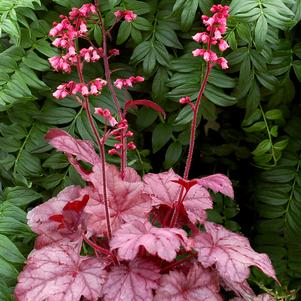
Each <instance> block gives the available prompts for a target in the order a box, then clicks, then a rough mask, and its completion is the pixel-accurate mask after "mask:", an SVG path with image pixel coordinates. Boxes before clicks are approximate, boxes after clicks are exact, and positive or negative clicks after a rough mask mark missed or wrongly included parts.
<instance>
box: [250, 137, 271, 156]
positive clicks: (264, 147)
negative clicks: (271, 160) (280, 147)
mask: <svg viewBox="0 0 301 301" xmlns="http://www.w3.org/2000/svg"><path fill="white" fill-rule="evenodd" d="M271 149H272V143H271V141H270V140H269V139H265V140H263V141H261V142H260V143H259V144H258V145H257V147H256V148H255V150H253V151H252V154H253V155H254V156H260V155H263V154H265V153H266V152H268V151H270V150H271Z"/></svg>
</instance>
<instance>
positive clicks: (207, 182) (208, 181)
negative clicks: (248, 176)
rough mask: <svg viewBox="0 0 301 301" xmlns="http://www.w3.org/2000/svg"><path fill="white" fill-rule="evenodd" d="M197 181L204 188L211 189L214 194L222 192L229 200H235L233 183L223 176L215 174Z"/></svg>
mask: <svg viewBox="0 0 301 301" xmlns="http://www.w3.org/2000/svg"><path fill="white" fill-rule="evenodd" d="M196 181H197V183H198V184H199V185H201V186H202V187H205V188H207V189H208V188H209V189H211V190H213V191H214V192H220V193H222V194H224V195H226V196H228V197H229V198H231V199H234V191H233V187H232V183H231V181H230V180H229V178H228V177H226V176H225V175H223V174H214V175H211V176H208V177H203V178H201V179H198V180H196Z"/></svg>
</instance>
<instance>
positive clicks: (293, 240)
mask: <svg viewBox="0 0 301 301" xmlns="http://www.w3.org/2000/svg"><path fill="white" fill-rule="evenodd" d="M214 2H219V1H212V0H147V1H136V0H111V1H106V0H102V1H100V7H101V10H102V12H103V15H104V17H105V24H106V26H107V27H109V26H110V25H112V23H113V21H114V15H113V12H114V11H116V10H117V9H130V10H133V11H134V12H135V13H136V14H138V18H137V19H136V20H134V21H133V22H131V23H127V22H121V24H120V26H117V27H116V28H115V29H114V31H113V32H112V41H111V42H110V43H111V44H110V47H112V48H115V47H117V48H119V49H120V52H121V55H120V56H119V57H117V58H116V59H114V60H112V62H111V68H112V70H114V72H113V73H112V77H113V79H114V78H118V77H127V76H130V75H132V74H135V75H143V76H144V77H145V78H146V79H147V80H146V81H145V82H144V83H143V84H140V85H138V86H137V87H135V89H132V90H130V91H129V93H128V94H127V98H128V99H130V98H131V97H133V98H148V99H152V100H154V101H155V102H157V103H158V104H160V105H161V106H162V107H163V108H164V110H165V111H166V112H167V113H168V114H167V115H168V117H167V119H166V120H163V119H162V118H161V117H160V116H159V115H158V114H157V113H156V112H154V111H152V110H151V109H148V108H140V109H138V110H133V111H132V112H131V115H130V118H129V119H130V124H131V127H132V129H133V130H134V132H135V134H136V135H135V139H136V143H137V144H138V151H137V152H136V153H132V154H130V159H129V163H130V165H131V166H133V167H135V168H136V169H138V170H139V171H140V173H141V174H143V173H145V172H148V171H152V172H157V171H160V170H162V169H163V168H164V169H166V168H170V167H173V168H174V169H176V170H177V171H178V172H179V173H181V172H182V171H183V168H184V164H185V162H184V160H183V157H185V154H186V152H187V148H188V143H189V126H190V121H191V119H192V114H191V111H190V109H189V107H188V106H185V107H183V106H182V105H180V104H179V103H178V100H179V98H180V97H183V96H187V95H189V96H190V97H191V99H192V100H195V99H196V96H197V92H198V89H199V87H200V83H201V82H202V77H203V69H204V63H203V62H202V61H201V60H200V59H199V58H195V57H193V56H192V55H191V51H192V50H193V49H195V48H197V47H198V45H197V44H196V43H194V42H193V41H192V39H191V36H192V35H194V34H195V33H196V32H199V31H201V30H202V28H201V24H200V16H201V14H206V13H208V12H209V9H210V7H211V5H212V4H213V3H214ZM83 3H85V1H81V0H72V1H69V0H68V1H67V0H53V1H51V0H47V1H43V2H42V3H41V2H40V1H39V0H12V1H11V0H10V1H9V0H0V35H1V39H0V185H1V186H0V189H1V195H0V276H1V277H0V279H1V280H0V300H4V301H6V300H13V299H12V295H11V293H12V290H13V287H14V285H15V281H16V277H17V275H18V272H19V271H20V270H21V269H22V264H23V262H24V260H25V258H26V256H27V254H28V253H29V252H30V250H31V249H32V247H33V240H34V234H33V233H32V232H31V231H30V229H29V228H28V226H27V225H26V212H27V211H28V210H30V208H32V207H34V206H35V205H37V204H39V203H40V202H42V201H44V200H47V199H48V198H50V197H52V196H53V195H55V194H56V193H57V192H58V191H60V190H61V189H62V188H63V187H65V186H68V185H71V184H79V185H84V183H83V182H82V180H81V179H80V178H79V176H78V175H77V174H76V173H75V171H74V169H73V168H72V167H70V166H69V164H68V161H67V160H66V158H65V156H64V155H63V154H59V153H57V152H56V151H54V150H53V149H51V147H50V146H49V145H48V144H47V143H46V142H45V140H44V138H43V137H44V135H45V133H46V132H47V130H48V129H49V128H52V127H60V128H64V129H65V130H67V131H68V132H69V133H71V134H72V135H75V136H78V137H81V138H83V139H92V140H93V135H92V133H91V130H90V128H89V124H88V122H87V119H86V116H85V114H84V112H83V111H82V109H81V108H80V106H79V105H78V104H77V103H76V102H74V101H73V100H72V99H64V100H62V101H56V100H54V99H53V98H52V96H51V93H52V91H53V89H54V88H55V87H56V86H57V85H59V84H60V83H61V82H66V81H68V80H70V79H74V80H76V73H75V72H74V73H72V74H70V75H62V74H57V73H54V72H52V71H51V70H50V68H49V64H48V61H47V59H48V58H49V57H51V56H54V55H56V53H57V52H56V49H55V48H53V47H52V46H51V41H50V40H49V38H48V36H47V34H48V31H49V29H50V27H51V24H52V22H53V21H54V20H57V17H58V15H59V14H63V13H67V11H68V10H69V9H70V8H71V7H73V6H80V5H81V4H83ZM222 3H223V4H228V5H230V7H231V10H230V14H231V17H230V18H229V26H228V27H229V28H228V31H227V34H226V39H227V41H228V43H229V44H230V46H231V48H230V49H229V50H228V51H227V52H226V57H227V59H228V60H229V65H230V69H229V71H227V72H224V71H221V70H219V69H218V68H215V69H214V70H213V71H212V73H211V75H210V78H209V84H208V85H207V87H206V90H205V93H204V95H205V97H204V99H203V100H202V107H201V112H200V116H199V130H198V138H197V139H198V140H197V147H196V152H195V156H194V162H193V170H192V176H194V177H199V176H201V175H207V174H211V173H214V172H223V173H225V174H227V175H229V177H230V178H231V179H232V180H233V182H234V184H235V190H236V202H232V201H229V200H228V199H222V198H220V196H216V207H215V209H214V210H212V211H210V213H209V216H210V218H211V220H214V221H216V222H219V223H223V224H224V225H225V226H226V227H228V228H230V229H232V230H234V231H239V230H241V231H242V232H244V233H245V234H247V235H248V236H249V238H251V241H252V243H253V246H254V247H255V248H257V250H258V251H262V252H266V253H268V254H269V255H270V256H271V258H272V260H273V263H274V265H275V267H276V269H277V275H278V277H279V279H280V281H281V283H282V287H274V291H275V292H277V294H278V296H279V300H293V298H295V297H296V298H300V295H299V297H298V296H297V295H298V292H297V291H298V290H299V289H300V288H301V259H300V254H301V234H300V233H301V171H300V154H301V123H300V121H301V117H300V116H301V110H300V104H299V99H298V96H299V95H298V94H296V88H297V86H298V84H299V82H300V81H301V39H300V38H301V37H300V34H298V32H299V31H300V22H299V21H300V20H301V1H300V0H233V1H222ZM89 34H90V35H91V38H92V39H94V41H95V43H97V44H98V45H101V42H102V36H101V30H100V28H99V26H98V25H97V24H94V23H93V24H91V30H90V33H89ZM102 75H103V69H102V66H101V64H98V63H96V64H90V65H89V68H86V71H85V77H86V79H93V78H95V77H98V76H102ZM116 92H117V93H118V97H119V99H120V101H121V103H122V102H123V101H124V96H123V95H122V93H120V92H119V91H116ZM91 104H92V106H96V105H97V106H99V105H101V106H102V107H107V108H110V109H111V110H112V111H113V112H114V110H115V108H114V107H113V105H112V99H111V96H110V94H109V91H107V90H105V91H104V93H103V95H102V96H101V97H100V98H92V100H91ZM98 121H99V122H101V120H98ZM113 144H114V141H109V142H108V145H113ZM108 160H111V161H112V162H115V161H114V159H112V158H110V157H108ZM237 205H239V207H240V208H241V211H240V213H239V214H238V206H237ZM238 223H239V224H238ZM239 225H240V226H239ZM251 281H253V283H257V284H258V283H259V285H265V284H267V285H268V286H269V287H273V283H269V281H268V280H266V279H265V278H263V276H262V275H260V274H258V273H256V272H255V273H254V274H253V275H252V277H251ZM281 296H282V297H281Z"/></svg>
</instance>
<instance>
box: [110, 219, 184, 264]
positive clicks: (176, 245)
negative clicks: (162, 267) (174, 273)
mask: <svg viewBox="0 0 301 301" xmlns="http://www.w3.org/2000/svg"><path fill="white" fill-rule="evenodd" d="M187 243H188V240H187V234H186V232H185V231H184V230H182V229H178V228H157V227H154V226H153V225H152V224H151V223H149V222H148V221H145V222H144V223H143V222H140V221H137V220H135V221H132V222H130V223H127V224H124V225H122V226H121V228H120V229H119V230H117V231H116V232H115V233H114V236H113V238H112V240H111V242H110V246H111V249H112V250H115V249H117V250H118V256H119V257H120V259H124V260H133V259H134V258H135V257H136V256H137V254H138V251H139V248H140V247H142V246H143V247H144V248H145V249H146V251H147V252H149V253H150V254H152V255H153V256H156V255H157V256H159V257H160V258H162V259H164V260H166V261H172V260H174V259H175V258H176V256H177V252H178V251H179V250H180V247H181V246H183V247H186V246H187Z"/></svg>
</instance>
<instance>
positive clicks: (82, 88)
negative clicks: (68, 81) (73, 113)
mask: <svg viewBox="0 0 301 301" xmlns="http://www.w3.org/2000/svg"><path fill="white" fill-rule="evenodd" d="M80 92H81V94H82V95H83V96H88V95H89V94H90V93H89V89H88V87H87V86H86V85H82V87H81V91H80Z"/></svg>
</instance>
